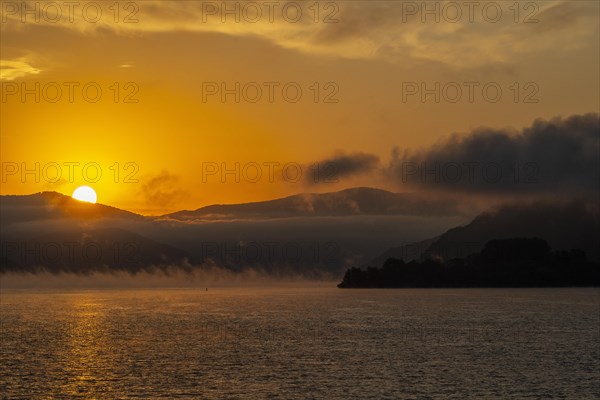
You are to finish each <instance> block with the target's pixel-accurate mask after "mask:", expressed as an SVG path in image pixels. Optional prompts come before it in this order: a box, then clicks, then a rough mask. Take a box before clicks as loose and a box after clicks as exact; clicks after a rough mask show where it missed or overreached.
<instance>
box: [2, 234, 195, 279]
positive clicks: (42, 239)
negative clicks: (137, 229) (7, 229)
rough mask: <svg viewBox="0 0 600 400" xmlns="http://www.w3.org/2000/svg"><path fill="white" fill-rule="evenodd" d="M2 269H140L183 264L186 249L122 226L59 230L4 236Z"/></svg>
mask: <svg viewBox="0 0 600 400" xmlns="http://www.w3.org/2000/svg"><path fill="white" fill-rule="evenodd" d="M0 246H1V249H2V256H1V261H2V264H1V266H0V273H1V272H9V271H11V272H36V271H40V270H45V271H49V272H53V273H58V272H73V273H83V274H85V273H90V272H94V271H103V272H108V271H128V272H131V273H135V272H139V271H141V270H144V269H148V268H162V267H167V266H169V265H175V264H177V265H178V266H180V267H181V266H183V264H184V263H185V262H186V260H189V259H190V256H189V254H188V253H186V252H185V251H183V250H180V249H177V248H175V247H172V246H169V245H166V244H163V243H158V242H156V241H153V240H150V239H148V238H146V237H144V236H141V235H138V234H135V233H132V232H128V231H126V230H123V229H117V228H111V229H89V228H88V229H80V228H74V229H70V230H59V231H56V232H53V233H51V234H42V235H39V236H35V237H27V238H24V239H20V240H5V239H2V241H1V243H0Z"/></svg>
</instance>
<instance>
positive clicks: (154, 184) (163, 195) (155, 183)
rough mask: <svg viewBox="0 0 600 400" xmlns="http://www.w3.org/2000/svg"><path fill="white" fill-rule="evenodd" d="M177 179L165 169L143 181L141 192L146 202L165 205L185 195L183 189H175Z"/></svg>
mask: <svg viewBox="0 0 600 400" xmlns="http://www.w3.org/2000/svg"><path fill="white" fill-rule="evenodd" d="M178 181H179V179H178V177H177V176H175V175H173V174H171V173H169V172H167V171H161V172H160V173H159V174H158V175H156V176H154V177H152V178H150V179H148V180H146V181H145V183H144V184H143V185H142V188H141V193H142V195H143V196H144V198H145V200H146V201H147V203H148V204H151V205H152V206H153V207H156V206H158V207H167V206H170V205H172V204H174V202H175V201H176V200H178V199H180V198H182V197H184V196H185V195H186V193H185V192H184V191H182V190H179V189H177V187H178Z"/></svg>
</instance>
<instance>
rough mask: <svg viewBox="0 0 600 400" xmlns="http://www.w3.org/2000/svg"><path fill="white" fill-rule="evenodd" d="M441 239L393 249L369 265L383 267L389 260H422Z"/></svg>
mask: <svg viewBox="0 0 600 400" xmlns="http://www.w3.org/2000/svg"><path fill="white" fill-rule="evenodd" d="M439 238H440V237H439V236H436V237H434V238H431V239H425V240H422V241H420V242H415V243H409V244H405V245H402V246H396V247H392V248H390V249H388V250H386V251H384V252H383V253H382V254H380V255H379V256H377V257H375V258H374V259H372V260H371V261H370V262H369V263H368V264H369V265H372V266H380V265H383V263H384V262H386V261H387V260H388V259H389V258H395V259H398V260H404V261H405V262H409V261H413V260H420V259H421V257H422V256H423V254H424V253H425V252H426V251H427V249H429V247H430V246H431V245H432V244H433V243H435V242H436V240H438V239H439Z"/></svg>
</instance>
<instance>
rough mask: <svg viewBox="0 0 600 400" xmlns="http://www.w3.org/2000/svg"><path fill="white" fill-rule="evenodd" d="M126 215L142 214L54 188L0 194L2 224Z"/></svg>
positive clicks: (135, 215)
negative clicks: (69, 194) (63, 192)
mask: <svg viewBox="0 0 600 400" xmlns="http://www.w3.org/2000/svg"><path fill="white" fill-rule="evenodd" d="M63 218H78V219H82V220H86V219H102V218H127V219H136V220H143V219H144V217H143V216H141V215H139V214H135V213H132V212H129V211H125V210H120V209H118V208H115V207H111V206H107V205H104V204H91V203H85V202H81V201H78V200H75V199H73V198H72V197H70V196H65V195H64V194H60V193H57V192H40V193H36V194H31V195H24V196H20V195H7V196H0V222H1V223H2V225H3V226H5V225H8V224H13V223H19V222H28V221H40V220H47V219H63Z"/></svg>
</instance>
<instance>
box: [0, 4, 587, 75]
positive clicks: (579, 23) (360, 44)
mask: <svg viewBox="0 0 600 400" xmlns="http://www.w3.org/2000/svg"><path fill="white" fill-rule="evenodd" d="M25 3H31V5H30V6H29V7H30V8H33V7H34V4H33V3H34V2H25ZM252 3H253V4H255V6H253V8H252V9H250V10H248V9H246V6H245V5H244V2H237V1H236V2H212V1H185V2H179V1H175V2H171V1H153V0H152V1H150V0H149V1H143V2H136V3H135V4H136V7H137V8H135V9H131V10H129V9H128V10H127V11H129V13H133V14H132V15H133V16H132V17H131V19H132V21H129V22H125V21H121V20H119V22H115V21H114V18H112V16H113V13H112V11H111V10H110V9H106V10H104V13H103V15H107V16H111V18H108V17H107V18H102V19H101V20H99V21H97V22H95V23H90V22H89V21H86V20H85V19H84V18H82V17H81V16H80V15H78V14H77V13H76V14H75V19H74V20H73V21H68V20H61V21H59V22H45V21H44V19H41V20H40V21H38V22H29V20H27V21H26V23H25V24H27V23H37V24H44V23H45V24H46V25H50V26H56V27H59V28H71V29H76V30H78V31H81V32H93V31H96V30H105V29H109V30H113V31H116V32H120V33H123V34H128V32H213V33H214V32H216V33H222V34H226V35H231V36H247V37H260V38H262V39H265V40H268V41H271V42H274V43H275V44H277V45H279V46H281V47H284V48H288V49H295V50H298V51H301V52H304V53H309V54H319V55H326V56H332V57H342V58H350V59H378V60H386V61H389V62H393V63H406V62H407V60H413V61H417V62H423V61H427V62H435V63H441V64H444V65H448V66H451V67H456V68H474V67H484V66H489V65H494V64H511V63H513V62H514V61H515V60H516V59H518V56H530V55H534V54H536V53H538V52H545V51H552V50H553V49H560V50H561V51H567V50H569V49H573V48H577V47H579V46H582V45H584V44H585V43H586V38H591V39H593V37H594V35H595V34H597V17H596V16H597V13H598V5H597V4H595V2H573V1H562V0H553V1H544V2H531V3H532V4H534V5H535V7H536V9H532V10H530V9H529V8H528V9H521V10H520V11H521V13H520V14H514V11H511V9H509V8H508V6H504V5H502V10H501V11H500V12H501V13H502V18H501V19H500V20H499V21H495V22H491V21H490V20H489V17H488V16H487V14H486V15H485V16H484V11H483V10H484V9H485V4H484V3H482V4H479V5H478V6H477V7H476V8H475V9H474V10H469V9H468V8H467V7H466V6H462V7H461V10H460V12H461V17H460V19H458V20H457V21H455V22H453V21H452V15H454V14H452V13H450V16H448V15H446V12H445V11H443V10H445V9H446V6H447V4H446V2H443V1H435V2H433V1H432V2H403V1H400V2H391V1H376V0H375V1H344V2H330V3H327V4H331V7H332V8H327V9H321V10H320V11H321V12H320V14H319V15H315V14H314V10H313V9H312V8H309V3H302V2H300V3H298V2H287V1H282V2H275V3H276V4H277V5H276V6H275V7H274V8H273V9H269V8H268V7H266V6H264V5H262V3H260V2H252ZM406 3H412V4H415V5H416V6H417V7H419V10H418V11H417V12H414V10H412V9H409V8H407V6H406ZM453 3H457V2H453ZM491 3H494V4H500V3H498V2H491ZM107 4H108V3H107ZM111 4H112V3H111ZM310 4H312V3H310ZM507 4H508V3H507ZM511 4H512V3H511ZM288 5H293V7H292V8H293V9H294V10H296V8H297V7H299V8H300V11H299V14H298V15H299V18H298V20H297V21H295V15H296V14H295V13H296V12H297V11H294V12H293V13H292V12H290V11H289V9H288V8H286V7H287V6H288ZM103 6H104V7H108V5H103ZM235 7H238V8H239V10H238V11H237V13H238V16H237V17H236V15H235V13H232V12H231V9H235ZM320 7H321V8H322V7H323V5H321V6H320ZM328 7H329V6H328ZM434 7H438V8H439V10H440V12H439V14H440V16H441V17H435V16H431V15H429V16H427V15H425V17H424V15H423V13H422V10H421V9H422V8H427V9H433V8H434ZM520 7H524V6H520ZM284 9H286V10H288V11H287V14H286V13H285V12H284V11H283V10H284ZM134 11H135V12H134ZM453 12H454V11H453ZM488 12H489V11H488ZM494 12H496V11H494ZM257 13H258V14H257ZM290 13H291V14H292V15H294V18H292V20H294V21H291V20H290ZM448 13H449V12H448ZM489 13H491V12H489ZM124 14H127V12H124ZM284 14H285V16H284ZM492 14H493V13H492ZM257 15H259V16H260V18H258V19H257V18H256V16H257ZM527 17H531V19H532V20H537V22H535V23H524V22H523V20H524V19H525V18H527ZM123 18H125V17H123ZM123 18H121V19H123ZM423 18H425V22H423ZM436 18H438V20H439V21H437V22H436V21H435V19H436ZM486 18H488V20H486ZM7 19H8V22H7V23H5V24H4V25H5V26H4V29H7V30H9V29H22V28H23V25H24V23H23V21H22V20H21V18H20V16H19V15H16V14H15V15H12V14H11V15H8V16H7ZM329 19H330V20H331V21H329ZM515 19H517V20H516V21H515ZM326 20H328V21H326ZM11 27H13V28H11ZM565 33H568V34H565ZM524 37H527V40H526V41H524V40H523V38H524Z"/></svg>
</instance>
